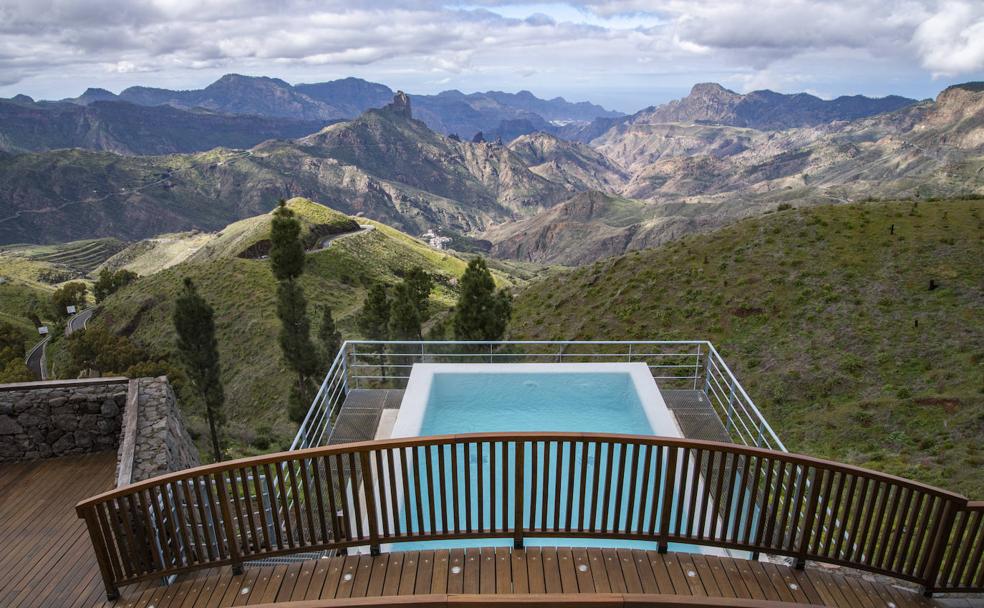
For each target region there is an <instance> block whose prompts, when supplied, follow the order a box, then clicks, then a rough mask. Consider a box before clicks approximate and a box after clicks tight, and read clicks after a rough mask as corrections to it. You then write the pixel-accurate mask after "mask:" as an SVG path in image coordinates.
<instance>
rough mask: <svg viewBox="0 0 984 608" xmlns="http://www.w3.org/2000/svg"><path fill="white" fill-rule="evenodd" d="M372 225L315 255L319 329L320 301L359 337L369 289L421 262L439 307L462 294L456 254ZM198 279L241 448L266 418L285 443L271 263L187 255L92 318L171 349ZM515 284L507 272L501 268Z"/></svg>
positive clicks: (311, 281)
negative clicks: (179, 303) (179, 311)
mask: <svg viewBox="0 0 984 608" xmlns="http://www.w3.org/2000/svg"><path fill="white" fill-rule="evenodd" d="M360 222H362V223H367V224H372V225H374V226H375V229H374V230H372V231H369V232H364V233H360V234H356V235H353V236H347V237H342V238H339V239H338V240H336V241H334V242H333V243H332V244H331V246H330V247H329V248H328V249H326V250H323V251H319V252H317V253H312V254H309V255H308V257H307V266H306V269H305V273H304V275H303V277H302V284H303V286H304V291H305V295H306V296H307V299H308V311H309V316H310V317H311V319H312V332H315V331H316V330H317V322H318V321H319V320H320V319H319V318H318V317H317V315H315V314H314V305H315V304H322V303H324V304H329V305H331V307H332V309H333V311H334V315H335V320H336V323H337V324H338V325H339V329H340V331H341V332H342V334H343V336H345V337H347V338H350V337H355V336H356V335H357V330H356V328H355V315H356V313H357V312H358V310H359V309H360V308H361V306H362V302H363V300H364V298H365V293H366V291H367V287H368V286H369V285H371V284H372V283H373V282H376V281H382V282H385V283H395V282H396V281H398V280H399V278H398V277H399V276H401V275H402V274H403V273H404V272H405V271H407V270H409V269H410V268H411V267H413V266H414V265H420V266H422V267H423V268H424V269H425V270H427V271H428V272H430V273H432V274H434V275H436V283H437V288H436V289H435V291H434V293H433V294H432V296H431V306H432V308H433V309H434V310H435V312H437V311H440V310H446V309H447V308H448V307H450V306H451V305H452V303H453V301H454V299H455V298H456V294H455V292H454V288H453V287H452V286H451V281H450V279H451V278H452V277H459V276H460V275H461V273H462V272H464V269H465V262H464V261H463V260H462V259H460V258H458V257H455V256H454V255H451V254H449V253H445V252H440V251H435V250H433V249H430V248H429V247H427V246H426V245H424V244H423V243H422V242H420V241H418V240H416V239H413V238H411V237H409V236H407V235H405V234H403V233H401V232H398V231H396V230H394V229H392V228H389V227H387V226H384V225H382V224H378V223H376V222H371V221H369V220H364V219H361V218H360ZM185 276H189V277H192V278H193V279H194V280H195V282H196V283H197V284H198V286H199V289H200V291H201V293H202V295H204V297H205V298H206V299H207V300H208V301H209V302H210V303H211V304H212V306H213V307H214V308H215V311H216V325H217V330H218V342H219V351H220V358H221V363H222V366H223V382H224V384H225V389H226V404H227V416H228V419H229V421H230V432H231V437H232V439H233V443H234V444H235V445H234V450H235V451H236V452H237V453H249V452H250V450H251V448H249V446H248V445H247V444H248V442H249V441H250V438H251V436H252V435H253V434H254V433H255V432H256V431H257V429H259V428H260V427H262V426H269V427H271V428H272V429H273V432H274V435H275V437H276V441H275V442H274V444H273V445H272V446H271V449H274V448H279V447H283V446H284V445H285V444H288V443H289V441H290V438H291V437H292V435H293V432H294V427H293V426H292V425H291V424H290V423H289V422H288V421H287V414H286V407H287V399H286V398H287V394H288V387H289V382H290V379H291V376H290V374H289V373H288V371H287V370H286V368H285V366H284V364H283V362H282V360H281V355H280V348H279V345H278V343H277V334H278V332H279V327H280V322H279V321H278V320H277V317H276V313H275V309H276V284H275V282H274V279H273V275H272V273H271V272H270V266H269V261H266V260H247V259H241V258H236V257H228V256H217V257H214V258H212V259H210V260H209V261H205V262H195V261H187V262H183V263H181V264H178V265H176V266H173V267H171V268H167V269H165V270H163V271H161V272H159V273H157V274H154V275H152V276H148V277H142V278H141V279H140V280H139V281H137V282H136V283H134V284H132V285H130V286H128V287H126V288H124V289H122V290H121V291H119V292H118V293H116V294H114V295H113V296H111V297H110V298H108V299H107V300H106V302H105V304H104V305H103V306H102V307H101V310H100V312H99V313H98V315H97V317H96V318H95V319H94V321H93V323H94V324H104V325H106V326H108V327H110V328H111V329H113V330H114V331H118V332H122V333H130V334H131V335H132V337H133V338H134V339H136V340H137V341H139V342H140V343H141V344H143V345H144V346H146V347H147V348H148V349H149V350H150V351H151V352H152V353H154V354H157V355H164V356H169V355H170V354H172V353H173V350H174V347H173V344H174V339H175V338H174V332H173V327H172V324H171V315H172V314H173V302H174V298H175V297H176V296H177V294H178V293H179V291H180V286H181V282H182V279H183V277H185ZM498 278H499V280H500V282H501V283H503V284H508V279H507V278H506V277H505V276H504V275H499V277H498ZM183 403H184V404H185V405H186V408H187V410H188V411H189V413H191V417H192V423H193V425H197V426H198V427H199V428H201V426H200V425H201V421H200V419H199V417H198V416H197V414H196V413H195V411H194V410H195V404H194V403H193V402H192V401H191V399H190V398H186V396H183Z"/></svg>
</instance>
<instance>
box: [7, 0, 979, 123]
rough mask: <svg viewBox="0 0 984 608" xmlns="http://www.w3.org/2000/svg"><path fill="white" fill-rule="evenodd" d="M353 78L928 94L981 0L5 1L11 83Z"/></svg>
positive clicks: (587, 95) (671, 92)
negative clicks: (533, 0)
mask: <svg viewBox="0 0 984 608" xmlns="http://www.w3.org/2000/svg"><path fill="white" fill-rule="evenodd" d="M229 72H236V73H242V74H251V75H267V76H276V77H279V78H283V79H284V80H287V81H289V82H294V83H297V82H316V81H323V80H330V79H334V78H340V77H345V76H358V77H362V78H366V79H368V80H375V81H378V82H383V83H385V84H387V85H389V86H391V87H394V88H402V89H404V90H407V91H409V92H412V93H435V92H439V91H441V90H445V89H451V88H456V89H460V90H463V91H467V92H470V91H475V90H489V89H498V90H506V91H517V90H520V89H528V90H530V91H533V92H534V93H536V94H537V95H539V96H541V97H553V96H557V95H561V96H564V97H566V98H567V99H569V100H584V99H587V100H590V101H594V102H596V103H601V104H602V105H605V106H606V107H610V108H615V109H619V110H622V111H626V112H631V111H635V110H638V109H640V108H642V107H645V106H648V105H653V104H658V103H662V102H664V101H667V100H669V99H673V98H677V97H680V96H682V95H684V94H686V92H687V91H688V90H689V89H690V87H691V86H692V85H693V84H694V83H696V82H706V81H714V82H720V83H721V84H723V85H725V86H727V87H729V88H731V89H734V90H736V91H740V92H746V91H750V90H755V89H760V88H771V89H774V90H778V91H782V92H798V91H808V92H811V93H814V94H817V95H820V96H822V97H834V96H837V95H843V94H855V93H861V94H866V95H887V94H891V93H896V94H902V95H907V96H910V97H917V98H924V97H931V96H934V95H935V94H936V93H938V92H939V91H940V90H941V89H942V88H944V87H945V86H947V85H948V84H952V83H955V82H964V81H968V80H982V79H984V2H980V1H979V0H978V1H969V0H942V1H936V0H878V1H873V0H768V1H751V0H586V1H581V2H578V1H574V2H550V3H542V2H538V3H530V2H501V1H497V0H473V1H471V2H468V3H449V2H440V1H437V0H415V1H412V2H411V1H408V0H367V1H364V2H355V3H353V2H350V1H342V0H320V1H314V0H279V1H277V2H270V1H267V0H209V1H208V2H201V0H85V1H78V0H76V1H66V0H0V96H11V95H14V94H16V93H26V94H28V95H31V96H33V97H36V98H46V99H57V98H62V97H69V96H75V95H78V94H79V93H81V91H82V90H84V89H85V88H86V87H89V86H96V87H102V88H107V89H109V90H112V91H119V90H121V89H123V88H125V87H127V86H132V85H138V84H139V85H147V86H159V87H168V88H200V87H202V86H205V85H207V84H208V83H210V82H212V81H214V80H215V79H216V78H218V77H219V76H221V75H222V74H225V73H229Z"/></svg>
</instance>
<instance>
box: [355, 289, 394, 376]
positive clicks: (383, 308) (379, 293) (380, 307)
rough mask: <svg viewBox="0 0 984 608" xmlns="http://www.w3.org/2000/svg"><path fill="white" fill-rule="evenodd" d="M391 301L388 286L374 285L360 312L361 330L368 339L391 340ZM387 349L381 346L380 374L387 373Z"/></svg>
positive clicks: (378, 362) (378, 358)
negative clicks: (385, 352)
mask: <svg viewBox="0 0 984 608" xmlns="http://www.w3.org/2000/svg"><path fill="white" fill-rule="evenodd" d="M389 319H390V303H389V299H388V298H387V297H386V288H385V287H383V286H382V285H380V284H378V283H377V284H376V285H373V286H372V287H371V288H370V289H369V293H368V294H367V295H366V301H365V304H363V305H362V311H361V312H360V313H359V318H358V321H357V323H358V325H359V332H360V333H361V334H362V337H364V338H365V339H367V340H389ZM384 350H385V349H384V348H383V347H382V346H380V348H379V352H380V353H381V354H380V355H379V357H377V360H376V363H377V364H378V365H379V371H380V374H379V375H380V376H385V375H386V356H385V355H383V354H382V353H383V351H384Z"/></svg>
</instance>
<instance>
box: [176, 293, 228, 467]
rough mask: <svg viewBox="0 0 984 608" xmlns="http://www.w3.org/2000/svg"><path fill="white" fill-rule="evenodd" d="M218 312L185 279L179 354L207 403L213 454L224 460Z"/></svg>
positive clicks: (179, 303)
mask: <svg viewBox="0 0 984 608" xmlns="http://www.w3.org/2000/svg"><path fill="white" fill-rule="evenodd" d="M214 317H215V313H214V312H213V311H212V307H211V306H209V304H208V302H206V301H205V299H204V298H202V296H201V295H199V293H198V290H197V289H196V288H195V284H194V283H193V282H192V280H191V279H190V278H185V280H184V290H183V291H182V292H181V295H180V296H178V299H177V300H176V301H175V303H174V329H175V331H176V332H177V334H178V340H177V346H178V354H179V356H180V357H181V361H182V362H183V363H184V366H185V370H186V371H187V373H188V379H189V380H190V381H191V383H192V385H194V387H195V388H196V389H197V390H198V394H199V395H200V396H201V399H202V402H203V403H204V404H205V418H206V420H207V421H208V430H209V436H210V437H211V440H212V455H213V456H214V458H215V460H216V462H218V461H220V460H222V448H221V442H220V440H219V434H220V433H221V432H222V427H223V426H224V425H225V413H224V411H223V405H224V403H225V392H224V391H223V388H222V378H221V377H220V373H221V368H220V367H219V350H218V343H217V342H216V340H215V319H214Z"/></svg>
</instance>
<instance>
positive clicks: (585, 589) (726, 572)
mask: <svg viewBox="0 0 984 608" xmlns="http://www.w3.org/2000/svg"><path fill="white" fill-rule="evenodd" d="M543 593H564V594H575V593H576V594H590V593H606V594H607V593H648V594H668V595H678V596H689V597H693V596H698V597H728V598H734V597H738V598H746V599H753V600H772V601H779V602H790V603H799V604H814V605H819V606H836V607H844V608H885V607H891V606H895V607H897V608H911V607H917V606H932V605H933V604H932V602H931V601H930V600H927V599H925V598H923V597H922V596H921V595H919V594H918V593H916V592H914V591H910V590H908V589H903V588H900V587H896V586H892V585H886V584H881V583H873V582H870V581H869V580H866V579H864V578H862V577H860V576H854V575H841V574H834V573H832V572H830V571H829V569H827V568H823V567H818V568H813V569H808V570H806V571H797V570H793V569H792V568H789V567H786V566H781V565H776V564H772V563H765V562H754V561H746V560H737V559H729V558H720V557H714V556H708V555H697V554H684V553H679V554H675V553H668V554H666V555H661V554H659V553H656V552H654V551H640V550H627V549H619V550H615V549H577V548H574V549H571V548H542V549H541V548H529V549H526V550H518V551H513V550H510V549H508V548H503V547H499V548H488V547H487V548H483V549H467V550H465V549H454V550H450V551H448V550H440V551H420V552H416V551H411V552H407V553H390V554H382V555H379V556H376V557H371V556H369V555H351V556H347V557H335V558H329V559H322V560H314V561H305V562H299V563H294V564H284V565H278V566H266V567H247V569H246V572H245V574H243V575H241V576H232V573H231V571H230V570H229V569H228V568H225V569H223V570H221V571H211V572H205V573H201V574H198V575H196V576H186V577H183V578H182V579H181V580H180V581H179V582H178V583H177V584H175V585H172V586H169V587H162V586H158V585H156V584H154V583H143V584H138V585H135V586H132V587H129V588H124V589H123V598H122V599H121V600H119V601H118V602H117V603H116V604H115V605H116V606H126V607H130V608H137V607H143V608H149V607H150V606H154V607H156V608H165V607H176V606H195V607H201V608H206V607H223V606H243V605H256V604H268V603H274V602H287V601H298V600H313V599H333V598H353V597H378V596H397V595H427V594H543Z"/></svg>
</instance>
